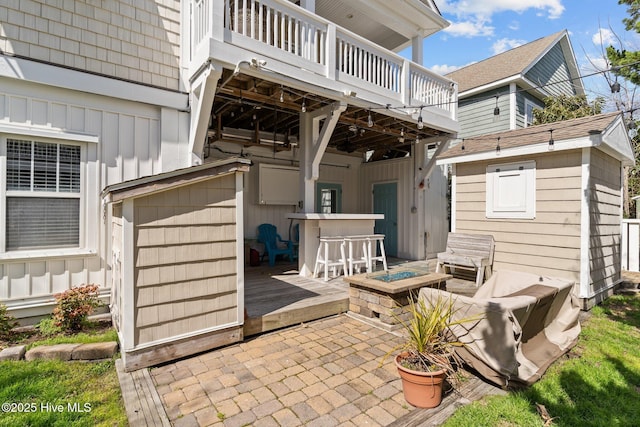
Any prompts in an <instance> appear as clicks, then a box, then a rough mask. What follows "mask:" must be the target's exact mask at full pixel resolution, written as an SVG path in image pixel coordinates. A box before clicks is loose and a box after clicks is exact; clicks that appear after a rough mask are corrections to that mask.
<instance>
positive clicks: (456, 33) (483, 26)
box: [444, 21, 495, 37]
mask: <svg viewBox="0 0 640 427" xmlns="http://www.w3.org/2000/svg"><path fill="white" fill-rule="evenodd" d="M494 29H495V28H494V27H492V26H489V25H487V22H485V21H475V22H474V21H461V22H453V23H451V25H450V26H448V27H447V28H445V29H444V32H445V33H446V34H449V35H451V36H453V37H478V36H482V37H487V36H492V35H493V30H494Z"/></svg>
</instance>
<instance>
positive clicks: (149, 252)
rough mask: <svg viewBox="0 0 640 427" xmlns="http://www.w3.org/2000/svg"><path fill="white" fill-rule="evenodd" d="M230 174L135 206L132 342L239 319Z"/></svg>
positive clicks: (233, 190) (170, 191)
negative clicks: (133, 331) (133, 333)
mask: <svg viewBox="0 0 640 427" xmlns="http://www.w3.org/2000/svg"><path fill="white" fill-rule="evenodd" d="M235 197H236V189H235V175H233V174H232V175H227V176H224V177H220V178H217V179H211V180H207V181H204V182H200V183H197V184H193V185H190V186H188V187H180V188H176V189H173V190H169V191H165V192H161V193H157V194H153V195H150V196H146V197H141V198H139V199H136V200H135V207H134V218H135V219H134V224H135V228H134V241H135V243H134V257H135V260H134V265H135V273H134V282H135V292H134V295H135V299H136V307H137V309H136V313H135V326H136V333H135V337H134V342H135V345H136V346H137V345H139V344H144V343H148V342H152V341H157V340H162V339H166V338H169V337H175V336H178V335H180V334H186V333H189V332H193V331H196V330H200V329H205V328H210V327H214V326H222V325H225V324H231V323H234V322H238V321H239V319H238V308H237V307H238V305H237V304H238V290H237V271H236V270H237V268H236V256H237V254H236V252H237V251H236V224H235V221H236V206H235V200H236V199H235Z"/></svg>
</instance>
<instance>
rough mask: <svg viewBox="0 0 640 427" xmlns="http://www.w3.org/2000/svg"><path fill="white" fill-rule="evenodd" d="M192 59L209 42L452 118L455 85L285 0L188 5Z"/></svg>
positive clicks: (206, 1)
mask: <svg viewBox="0 0 640 427" xmlns="http://www.w3.org/2000/svg"><path fill="white" fill-rule="evenodd" d="M192 2H193V8H192V11H193V12H192V18H191V19H192V21H191V28H192V56H194V55H193V53H194V52H195V50H196V49H197V46H198V45H199V44H200V43H201V42H204V41H206V40H207V39H209V38H218V39H219V40H220V41H223V42H225V43H230V44H232V45H235V46H238V47H241V48H245V49H249V50H252V51H255V52H258V53H262V54H264V55H266V56H271V57H275V58H276V59H280V60H282V61H283V62H286V63H288V64H291V65H295V66H299V67H301V68H304V69H305V70H308V71H312V72H314V73H317V74H319V75H322V76H325V77H328V78H330V79H334V80H336V81H340V82H344V83H348V84H349V85H351V86H354V87H355V88H356V89H357V88H362V89H365V90H369V91H371V92H374V93H377V94H380V95H383V96H385V97H387V98H389V99H391V100H395V101H396V102H397V103H398V104H401V105H405V106H425V107H426V108H433V109H434V110H435V111H439V112H440V113H441V114H444V115H446V116H448V117H450V118H452V119H455V116H456V101H457V92H456V87H455V85H453V83H452V82H451V81H450V80H448V79H446V78H444V77H442V76H440V75H438V74H436V73H433V72H431V71H429V70H427V69H426V68H424V67H422V66H420V65H418V64H415V63H412V62H411V61H408V60H406V59H404V58H402V57H401V56H399V55H397V54H395V53H393V52H391V51H389V50H387V49H384V48H382V47H380V46H378V45H376V44H374V43H371V42H370V41H368V40H366V39H364V38H363V37H360V36H358V35H356V34H354V33H352V32H350V31H348V30H346V29H344V28H342V27H339V26H337V25H335V24H334V23H332V22H329V21H327V20H325V19H322V18H321V17H319V16H317V15H315V14H313V13H310V12H308V11H306V10H304V9H301V8H300V7H298V6H296V5H294V4H292V3H291V2H289V1H286V0H221V1H219V0H214V1H212V0H192Z"/></svg>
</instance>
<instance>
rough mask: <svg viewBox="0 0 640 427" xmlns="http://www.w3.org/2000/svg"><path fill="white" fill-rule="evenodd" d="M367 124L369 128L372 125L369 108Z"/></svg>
mask: <svg viewBox="0 0 640 427" xmlns="http://www.w3.org/2000/svg"><path fill="white" fill-rule="evenodd" d="M367 126H368V127H370V128H372V127H373V117H371V109H369V117H367Z"/></svg>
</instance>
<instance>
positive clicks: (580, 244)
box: [438, 113, 634, 309]
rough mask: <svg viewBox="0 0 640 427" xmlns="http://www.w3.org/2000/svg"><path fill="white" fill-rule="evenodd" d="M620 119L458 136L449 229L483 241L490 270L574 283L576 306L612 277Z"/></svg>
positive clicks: (622, 152)
mask: <svg viewBox="0 0 640 427" xmlns="http://www.w3.org/2000/svg"><path fill="white" fill-rule="evenodd" d="M633 163H634V154H633V149H632V146H631V141H630V139H629V137H628V135H627V129H626V127H625V124H624V119H623V116H622V115H621V114H619V113H609V114H600V115H597V116H590V117H584V118H578V119H573V120H567V121H562V122H556V123H552V124H544V125H538V126H530V127H527V128H524V129H519V130H513V131H507V132H500V133H495V134H491V135H483V136H478V137H474V138H470V139H465V140H463V141H462V143H460V144H458V145H456V146H455V147H452V148H450V149H449V150H448V151H446V152H444V153H443V154H442V155H441V156H440V157H439V158H438V164H450V165H452V213H451V214H452V225H451V228H452V231H455V232H459V233H476V234H491V235H493V237H494V239H495V255H494V264H493V268H494V270H516V271H524V272H531V273H535V274H539V275H545V276H554V277H560V278H566V279H570V280H573V281H575V283H576V288H575V289H574V293H575V295H576V296H577V297H578V298H580V300H581V303H582V308H583V309H589V308H591V307H592V306H593V305H594V304H596V303H597V302H599V301H601V300H602V299H604V298H606V296H607V295H609V294H610V293H611V292H612V291H613V289H614V287H615V286H616V285H617V284H619V283H620V282H621V280H622V277H621V252H622V247H621V242H622V239H621V227H620V224H621V220H622V198H623V195H622V187H623V185H622V184H623V176H624V174H623V169H622V168H623V167H624V166H627V165H632V164H633Z"/></svg>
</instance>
